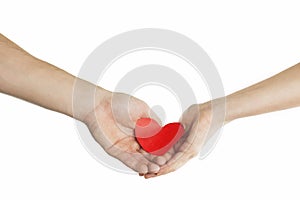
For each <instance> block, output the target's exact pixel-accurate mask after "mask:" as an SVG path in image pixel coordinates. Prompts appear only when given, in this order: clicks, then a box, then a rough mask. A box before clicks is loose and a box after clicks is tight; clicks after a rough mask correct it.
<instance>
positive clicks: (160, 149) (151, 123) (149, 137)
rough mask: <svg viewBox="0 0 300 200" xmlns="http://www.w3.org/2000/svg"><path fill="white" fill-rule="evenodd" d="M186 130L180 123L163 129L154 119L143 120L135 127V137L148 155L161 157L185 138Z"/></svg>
mask: <svg viewBox="0 0 300 200" xmlns="http://www.w3.org/2000/svg"><path fill="white" fill-rule="evenodd" d="M183 134H184V128H183V125H182V124H181V123H179V122H174V123H170V124H167V125H165V126H164V127H161V126H160V125H159V124H158V123H157V122H156V121H155V120H154V119H151V118H141V119H138V120H137V122H136V125H135V137H136V140H137V141H138V143H139V144H140V145H141V147H142V148H143V149H144V150H145V151H147V152H148V153H151V154H154V155H158V156H161V155H163V154H165V153H166V152H168V151H169V150H170V149H171V148H172V146H173V145H174V144H175V143H176V142H178V140H179V139H180V138H181V137H182V136H183Z"/></svg>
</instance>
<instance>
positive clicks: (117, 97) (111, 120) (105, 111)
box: [84, 91, 167, 175]
mask: <svg viewBox="0 0 300 200" xmlns="http://www.w3.org/2000/svg"><path fill="white" fill-rule="evenodd" d="M101 96H102V97H101V99H100V100H99V101H98V102H96V105H95V108H94V110H93V111H92V112H90V113H89V114H88V115H87V116H86V118H85V120H84V122H85V123H86V124H87V126H88V128H89V130H90V132H91V133H92V135H93V137H94V138H95V140H96V141H97V142H98V143H99V144H100V145H101V146H102V147H103V149H104V150H105V151H106V152H107V153H108V154H109V155H111V156H113V157H115V158H117V159H119V160H120V161H121V162H123V163H124V164H125V165H127V166H128V167H130V168H131V169H133V170H134V171H136V172H138V173H140V175H144V174H146V173H156V172H158V171H159V169H160V166H159V164H165V163H166V161H167V159H166V158H165V157H164V156H152V155H150V154H148V153H146V152H145V151H143V150H142V149H141V147H140V145H139V144H138V143H137V142H136V139H135V137H134V128H135V123H136V121H137V120H138V119H139V118H142V117H152V118H155V119H156V120H158V119H157V117H156V116H155V114H154V113H153V112H151V109H150V108H149V107H148V105H147V104H146V103H145V102H143V101H141V100H139V99H137V98H135V97H132V96H129V95H126V94H122V93H111V92H107V91H106V92H105V93H103V92H102V94H101ZM158 121H159V120H158Z"/></svg>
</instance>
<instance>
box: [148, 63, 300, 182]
mask: <svg viewBox="0 0 300 200" xmlns="http://www.w3.org/2000/svg"><path fill="white" fill-rule="evenodd" d="M224 100H225V107H226V109H223V108H222V107H224ZM219 102H221V103H219ZM212 105H214V106H215V107H214V108H213V107H212ZM296 106H300V64H297V65H295V66H293V67H291V68H289V69H287V70H285V71H283V72H281V73H279V74H277V75H275V76H273V77H271V78H268V79H266V80H264V81H261V82H259V83H257V84H255V85H252V86H250V87H247V88H245V89H242V90H240V91H238V92H235V93H233V94H231V95H228V96H227V97H224V98H221V99H215V100H212V101H209V102H206V103H203V104H200V105H192V106H191V107H189V108H188V109H187V110H186V111H185V112H184V113H183V115H182V120H181V122H182V123H183V124H184V126H185V128H186V130H188V131H187V132H186V133H185V137H183V138H181V140H180V141H179V142H178V144H176V145H175V146H174V150H175V151H173V152H170V154H172V158H171V159H170V160H169V161H168V163H167V164H166V165H164V166H162V167H161V170H160V171H159V172H158V174H157V175H163V174H167V173H170V172H172V171H175V170H177V169H178V168H180V167H181V166H182V165H184V164H185V163H186V162H187V161H188V160H189V159H191V158H193V157H195V156H196V155H198V153H199V152H200V151H201V148H202V147H203V144H204V143H205V141H207V138H209V137H210V136H211V134H213V133H214V132H215V131H217V130H218V129H219V128H220V127H222V125H224V124H225V123H228V122H230V121H232V120H235V119H238V118H242V117H247V116H253V115H258V114H262V113H267V112H272V111H277V110H283V109H288V108H292V107H296ZM212 108H213V109H215V108H216V110H217V112H216V111H214V110H213V109H212ZM225 110H226V114H225V115H224V111H225ZM222 112H223V113H222ZM218 116H225V119H223V117H221V119H220V120H219V119H218ZM216 118H217V119H218V120H215V121H214V120H213V119H216ZM224 120H225V121H224ZM157 175H155V174H146V175H145V177H146V178H151V177H155V176H157Z"/></svg>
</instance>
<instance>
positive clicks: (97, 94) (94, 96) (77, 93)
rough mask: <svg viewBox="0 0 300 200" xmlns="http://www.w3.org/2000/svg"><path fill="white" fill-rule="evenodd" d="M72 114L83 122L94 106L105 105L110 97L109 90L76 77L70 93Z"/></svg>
mask: <svg viewBox="0 0 300 200" xmlns="http://www.w3.org/2000/svg"><path fill="white" fill-rule="evenodd" d="M72 96H73V97H72V116H73V117H74V118H75V119H77V120H79V121H82V122H84V123H85V121H86V119H87V117H88V115H90V114H91V113H92V112H93V111H94V110H95V108H96V107H98V106H103V107H104V106H106V105H108V104H109V102H110V99H111V92H110V91H108V90H105V89H104V88H101V87H98V86H96V85H94V84H92V83H89V82H87V81H84V80H81V79H77V80H76V81H75V83H74V87H73V94H72Z"/></svg>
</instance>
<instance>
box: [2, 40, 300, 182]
mask: <svg viewBox="0 0 300 200" xmlns="http://www.w3.org/2000/svg"><path fill="white" fill-rule="evenodd" d="M299 77H300V64H297V65H295V66H293V67H291V68H289V69H287V70H285V71H283V72H281V73H279V74H277V75H275V76H273V77H271V78H269V79H266V80H264V81H262V82H259V83H257V84H255V85H253V86H250V87H248V88H245V89H243V90H240V91H238V92H235V93H233V94H231V95H228V96H226V97H224V98H220V99H215V100H212V101H209V102H206V103H203V104H198V105H197V104H195V105H191V106H190V107H189V108H188V109H187V110H186V111H185V112H184V113H183V114H182V117H181V119H180V122H181V123H182V124H183V126H184V127H185V130H186V133H185V134H184V136H183V137H182V138H181V139H180V140H179V142H178V143H177V144H175V145H174V147H173V148H171V150H170V151H169V152H167V153H166V154H165V155H163V156H153V155H150V154H148V153H146V152H145V151H143V150H142V149H141V148H140V146H139V145H138V143H137V142H136V140H135V138H134V136H133V132H134V126H135V122H136V120H137V119H139V118H142V117H151V118H154V119H156V120H157V121H158V122H159V119H158V118H157V116H156V115H155V114H154V113H153V112H152V111H151V109H150V108H149V107H148V105H147V104H146V103H145V102H143V101H141V100H139V99H137V98H135V97H132V96H130V95H127V94H121V93H113V92H110V91H108V90H105V89H103V88H101V87H99V86H96V85H93V84H91V83H89V82H87V81H85V80H82V79H79V78H76V77H74V76H72V75H71V74H69V73H67V72H65V71H63V70H61V69H59V68H57V67H55V66H53V65H51V64H49V63H47V62H44V61H42V60H39V59H37V58H35V57H33V56H32V55H30V54H29V53H27V52H26V51H24V50H23V49H22V48H20V47H19V46H18V45H16V44H15V43H13V42H12V41H10V40H9V39H7V38H6V37H5V36H3V35H1V34H0V92H2V93H5V94H8V95H11V96H15V97H17V98H20V99H23V100H25V101H28V102H31V103H34V104H36V105H39V106H42V107H44V108H47V109H50V110H53V111H56V112H60V113H62V114H65V115H67V116H70V117H73V118H75V119H77V120H80V121H82V122H83V123H85V124H86V125H87V127H88V128H89V130H90V132H91V134H92V135H93V136H94V138H95V140H96V141H97V142H98V143H99V144H100V145H101V146H102V147H103V149H104V150H105V151H106V152H107V153H108V154H110V155H111V156H113V157H115V158H117V159H119V160H120V161H121V162H123V163H124V164H125V165H127V166H128V167H130V168H131V169H133V170H134V171H136V172H138V173H139V174H140V175H141V176H144V177H145V178H151V177H157V176H160V175H164V174H168V173H170V172H173V171H175V170H177V169H179V168H180V167H181V166H183V165H184V164H185V163H186V162H187V161H188V160H190V159H192V158H193V157H195V156H196V155H198V153H199V152H200V151H201V148H202V146H203V145H204V144H205V142H206V140H207V139H208V138H209V137H210V136H211V135H212V134H214V132H216V131H217V130H218V129H220V128H221V127H222V126H223V125H224V124H227V123H229V122H231V121H233V120H236V119H239V118H243V117H247V116H253V115H259V114H263V113H268V112H273V111H277V110H283V109H288V108H292V107H297V106H300V90H299V88H300V78H299ZM58 88H59V89H58ZM274 97H275V98H274ZM91 99H92V100H91ZM225 110H226V112H225Z"/></svg>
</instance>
